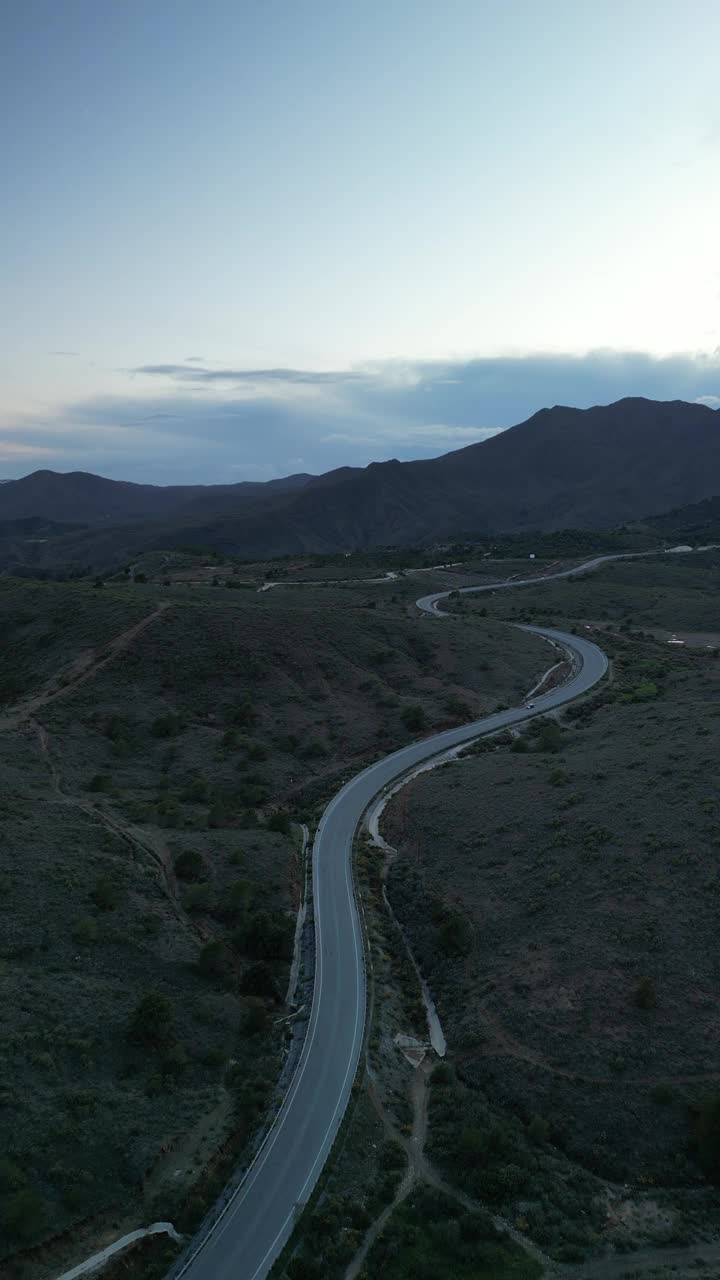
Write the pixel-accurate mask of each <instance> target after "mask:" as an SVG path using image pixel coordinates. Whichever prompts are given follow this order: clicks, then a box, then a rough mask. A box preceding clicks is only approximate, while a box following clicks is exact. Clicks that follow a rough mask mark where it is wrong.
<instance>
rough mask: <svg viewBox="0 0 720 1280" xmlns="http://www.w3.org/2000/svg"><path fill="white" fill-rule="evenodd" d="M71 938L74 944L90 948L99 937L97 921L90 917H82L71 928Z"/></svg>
mask: <svg viewBox="0 0 720 1280" xmlns="http://www.w3.org/2000/svg"><path fill="white" fill-rule="evenodd" d="M72 936H73V939H74V940H75V942H79V943H80V944H81V945H82V946H84V947H89V946H91V945H92V943H93V942H97V940H98V938H99V936H100V930H99V929H98V926H97V921H96V920H93V919H92V917H91V916H83V917H82V919H80V920H78V922H77V924H76V925H75V927H74V928H73V931H72Z"/></svg>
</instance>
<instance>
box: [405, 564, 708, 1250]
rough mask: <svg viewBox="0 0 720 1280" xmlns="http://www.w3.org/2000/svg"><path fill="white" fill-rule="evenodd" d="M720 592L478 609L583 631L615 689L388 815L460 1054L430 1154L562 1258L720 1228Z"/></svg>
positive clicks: (541, 593)
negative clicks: (604, 658) (719, 1011)
mask: <svg viewBox="0 0 720 1280" xmlns="http://www.w3.org/2000/svg"><path fill="white" fill-rule="evenodd" d="M719 586H720V553H718V552H716V551H714V552H708V553H706V554H705V555H702V556H700V555H698V556H692V557H691V556H687V557H684V556H659V557H657V558H655V557H652V558H650V559H648V560H647V561H641V562H640V561H636V562H626V563H622V564H613V565H609V566H607V567H606V568H605V569H603V570H600V571H599V572H597V573H596V574H590V575H587V576H586V577H584V578H579V579H577V580H570V581H566V582H564V583H559V582H556V583H548V584H546V585H543V586H540V585H538V586H537V587H529V588H527V589H525V590H523V591H522V592H518V593H512V592H498V593H497V595H492V596H488V597H484V598H483V599H482V601H481V600H480V599H479V598H478V599H476V600H475V601H472V599H471V598H470V597H467V598H466V599H465V600H464V601H462V602H461V603H460V604H458V606H457V608H458V610H459V616H460V617H461V618H462V619H463V625H464V620H466V619H469V618H471V617H476V616H478V614H481V615H482V616H483V617H485V618H486V619H487V620H488V621H489V620H491V619H494V620H497V619H498V618H500V617H505V618H513V619H516V620H520V619H523V620H532V621H534V622H538V623H543V622H547V623H549V624H550V625H552V626H558V627H563V628H565V629H569V628H571V627H573V628H577V629H581V630H582V631H583V632H584V631H585V628H590V634H591V635H594V636H596V637H597V639H598V641H599V643H600V644H601V645H602V646H603V648H604V649H605V650H606V651H607V652H608V653H609V655H610V657H611V658H612V661H613V678H612V681H611V683H609V684H608V685H606V686H603V687H602V688H601V689H600V690H599V691H597V692H596V693H595V694H594V695H593V696H592V697H591V698H589V699H587V700H586V701H584V702H580V703H577V704H575V705H574V706H571V707H568V708H567V709H566V711H565V712H564V714H563V715H562V716H561V717H559V718H558V719H557V720H556V719H555V718H546V719H542V720H539V721H537V722H535V723H534V724H532V725H531V726H530V727H529V728H528V730H527V731H526V733H525V735H524V736H523V737H521V738H519V739H518V738H515V739H513V738H511V737H509V736H508V737H499V738H498V739H496V740H495V741H490V740H488V741H487V742H485V743H483V744H479V745H478V747H476V748H475V749H473V750H472V751H471V752H469V753H468V755H467V757H466V759H465V760H464V761H463V762H462V763H460V764H457V765H452V766H450V767H448V768H446V769H439V770H436V771H435V772H433V773H431V774H428V775H427V776H426V777H424V778H423V779H422V782H420V781H419V780H418V781H417V782H415V783H412V784H410V785H409V786H408V787H406V788H405V789H404V790H403V791H402V792H400V793H399V794H398V796H397V797H396V798H395V800H394V801H393V802H392V804H391V806H389V808H388V810H387V811H386V820H385V823H384V826H383V833H384V835H385V837H386V839H388V840H389V841H391V842H392V843H393V844H394V845H395V846H396V847H397V848H398V850H399V855H400V856H399V857H398V859H397V861H396V862H394V863H393V866H392V869H391V872H390V876H389V883H388V893H389V896H390V900H391V902H392V904H393V906H394V908H395V910H396V911H397V913H398V915H399V917H400V919H401V920H402V922H403V924H404V926H405V928H406V930H407V932H408V935H409V937H410V940H411V943H412V946H413V950H414V953H415V956H416V958H417V960H418V962H419V964H420V968H421V970H422V972H423V974H424V976H425V977H426V979H427V980H428V982H429V984H430V986H431V989H432V992H433V996H434V999H435V1001H436V1004H437V1006H438V1010H439V1013H440V1016H441V1018H442V1022H443V1028H444V1030H445V1034H446V1036H447V1040H448V1045H449V1056H448V1069H447V1070H446V1071H445V1075H444V1076H443V1077H442V1087H439V1088H437V1089H436V1090H433V1093H432V1095H431V1101H430V1112H429V1132H430V1138H429V1149H430V1155H431V1158H432V1159H433V1160H435V1161H436V1162H437V1164H438V1165H439V1167H440V1168H441V1170H442V1172H443V1173H444V1175H445V1176H446V1177H447V1178H448V1179H449V1180H450V1181H451V1182H452V1183H453V1184H454V1185H456V1186H458V1187H460V1188H462V1190H463V1191H464V1192H465V1193H466V1194H470V1195H474V1196H476V1197H478V1198H480V1199H482V1200H483V1202H485V1203H490V1204H492V1206H493V1207H494V1208H496V1209H498V1210H499V1211H500V1212H501V1213H502V1214H504V1215H505V1216H506V1217H508V1218H509V1219H510V1220H511V1221H512V1220H515V1221H516V1220H517V1216H521V1217H522V1219H523V1222H524V1226H523V1230H524V1231H525V1232H526V1233H527V1235H528V1237H529V1239H531V1240H533V1241H534V1242H535V1243H537V1244H539V1245H540V1246H542V1247H543V1248H545V1249H547V1250H548V1252H550V1253H551V1254H552V1255H553V1256H554V1257H556V1258H558V1259H560V1260H564V1261H566V1262H579V1261H581V1260H582V1259H583V1257H585V1256H591V1257H592V1256H597V1255H598V1254H600V1255H602V1256H605V1255H606V1254H612V1255H613V1256H614V1254H615V1252H621V1251H625V1250H628V1249H630V1248H632V1249H634V1250H640V1249H641V1248H642V1246H643V1245H654V1246H657V1245H660V1244H667V1243H669V1242H674V1243H678V1244H679V1243H681V1242H685V1243H687V1244H690V1242H691V1241H693V1242H696V1241H702V1240H706V1239H708V1238H709V1237H711V1236H715V1234H716V1232H717V1227H718V1218H717V1204H718V1201H717V1191H716V1187H715V1186H714V1185H712V1184H714V1183H716V1182H717V1177H718V1168H719V1167H720V1166H719V1165H718V1142H719V1140H720V1135H719V1131H718V1129H717V1125H716V1124H714V1123H713V1121H712V1119H711V1118H710V1117H713V1116H715V1115H717V1114H718V1106H719V1103H718V1089H719V1088H720V1077H719V1076H718V1072H717V1053H718V1045H719V1032H718V1024H717V1018H716V1016H715V1009H716V1004H715V1000H714V997H713V992H714V991H715V990H716V988H717V982H718V956H717V950H716V948H715V947H714V945H713V941H712V940H713V938H714V936H715V932H716V916H717V895H718V889H719V885H718V876H717V847H718V838H719V836H720V825H719V819H720V813H719V812H718V802H717V796H716V794H715V793H714V792H713V788H712V786H711V785H710V783H711V781H712V777H713V771H714V761H715V759H716V756H717V748H718V717H717V699H718V693H719V692H720V662H719V661H718V656H719V655H720V633H718V630H717V616H718V615H717V592H718V587H719ZM675 633H677V636H679V637H683V638H684V640H685V644H684V645H679V644H677V643H673V644H668V640H669V639H672V638H673V637H674V635H675ZM478 796H481V797H482V805H481V806H480V807H479V806H478ZM635 1256H636V1257H637V1255H635ZM692 1256H693V1255H692V1254H691V1252H690V1250H689V1251H688V1257H692ZM634 1265H635V1258H634V1259H633V1267H634ZM679 1273H680V1274H683V1275H685V1274H690V1270H689V1269H688V1270H687V1271H686V1270H684V1269H681V1270H680V1272H679ZM597 1274H598V1275H601V1274H603V1275H604V1274H605V1273H604V1272H603V1271H602V1270H601V1268H600V1267H599V1268H598V1271H597ZM608 1274H611V1273H608ZM613 1274H614V1273H613ZM627 1274H632V1275H636V1274H637V1275H639V1274H640V1271H639V1270H638V1271H635V1270H634V1269H633V1268H632V1267H631V1268H630V1269H629V1271H628V1272H627ZM643 1274H645V1271H643ZM662 1274H665V1272H664V1271H663V1273H662Z"/></svg>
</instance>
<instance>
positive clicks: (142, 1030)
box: [128, 991, 175, 1047]
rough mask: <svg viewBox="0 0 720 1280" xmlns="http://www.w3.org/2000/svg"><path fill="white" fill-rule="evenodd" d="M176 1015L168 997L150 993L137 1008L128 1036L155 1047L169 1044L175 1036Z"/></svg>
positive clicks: (133, 1014) (129, 1025)
mask: <svg viewBox="0 0 720 1280" xmlns="http://www.w3.org/2000/svg"><path fill="white" fill-rule="evenodd" d="M174 1022H175V1015H174V1012H173V1007H172V1005H171V1003H170V1001H169V1000H168V999H167V996H163V995H160V994H159V993H158V992H156V991H150V992H148V993H147V995H144V996H143V997H142V1000H140V1002H139V1004H138V1005H137V1006H136V1007H135V1010H134V1012H133V1013H132V1015H131V1017H130V1022H129V1024H128V1036H129V1038H130V1039H131V1040H137V1041H138V1042H139V1043H140V1044H145V1045H149V1046H153V1047H157V1046H160V1045H164V1044H168V1043H169V1042H170V1041H171V1040H172V1036H173V1024H174Z"/></svg>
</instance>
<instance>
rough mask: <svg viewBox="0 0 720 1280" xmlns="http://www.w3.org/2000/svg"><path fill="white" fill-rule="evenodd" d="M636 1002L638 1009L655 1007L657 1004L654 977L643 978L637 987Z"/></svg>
mask: <svg viewBox="0 0 720 1280" xmlns="http://www.w3.org/2000/svg"><path fill="white" fill-rule="evenodd" d="M635 1004H636V1005H637V1007H638V1009H654V1008H655V1005H656V1004H657V996H656V993H655V983H654V982H653V980H652V978H641V979H640V981H639V982H638V984H637V986H636V988H635Z"/></svg>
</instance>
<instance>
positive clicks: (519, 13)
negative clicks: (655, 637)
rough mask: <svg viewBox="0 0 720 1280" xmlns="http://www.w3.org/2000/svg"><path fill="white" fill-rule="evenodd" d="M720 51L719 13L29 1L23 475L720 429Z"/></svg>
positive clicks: (231, 0) (20, 379) (12, 169)
mask: <svg viewBox="0 0 720 1280" xmlns="http://www.w3.org/2000/svg"><path fill="white" fill-rule="evenodd" d="M719 47H720V5H718V3H717V0H509V2H508V0H362V3H358V0H203V3H200V2H199V0H192V2H191V0H122V2H121V3H120V2H118V0H60V2H59V3H58V0H8V3H7V4H6V5H5V7H4V9H3V16H2V26H1V29H0V183H1V185H2V190H3V198H2V201H1V202H0V290H1V292H0V478H7V477H13V476H18V475H23V474H27V473H28V472H30V471H33V470H36V469H38V468H45V467H48V468H52V469H54V470H60V471H69V470H74V469H83V470H89V471H96V472H99V473H101V474H104V475H110V476H114V477H116V478H126V479H131V480H149V481H152V482H155V483H160V484H163V483H182V482H184V481H186V482H193V483H198V482H208V483H213V482H223V483H228V482H231V481H233V480H243V479H271V478H273V477H275V476H278V475H284V474H288V473H289V472H294V471H312V472H321V471H325V470H328V469H330V468H332V467H335V466H339V465H343V464H345V463H351V464H353V465H364V464H365V463H367V462H369V461H371V460H374V459H382V458H388V457H398V458H402V459H405V458H416V457H428V456H432V455H434V454H438V453H442V452H445V451H447V450H448V449H452V448H456V447H459V446H461V445H464V444H467V443H470V442H471V441H473V440H481V439H483V438H485V437H486V436H487V435H488V434H492V433H493V432H495V431H496V430H498V429H502V428H505V427H507V426H510V425H512V424H513V423H514V422H518V421H521V420H523V419H524V418H527V417H528V416H529V415H530V414H531V413H533V412H535V411H536V410H537V409H540V408H542V407H544V406H546V405H552V404H557V403H562V404H575V405H578V406H580V407H585V406H588V405H590V404H595V403H607V402H609V401H611V400H614V399H618V398H620V397H621V396H623V395H647V396H652V397H654V398H657V399H676V398H682V399H688V400H695V399H702V400H703V401H704V402H705V403H707V404H709V405H710V406H711V407H717V406H720V236H718V227H720V94H718V92H717V49H718V48H719ZM718 429H720V418H719V419H718Z"/></svg>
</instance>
